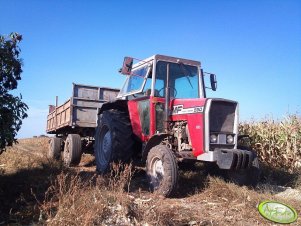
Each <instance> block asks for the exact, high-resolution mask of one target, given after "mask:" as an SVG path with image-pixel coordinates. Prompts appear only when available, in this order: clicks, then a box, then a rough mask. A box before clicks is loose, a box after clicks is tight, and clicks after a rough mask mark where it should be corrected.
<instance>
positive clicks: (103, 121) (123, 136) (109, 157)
mask: <svg viewBox="0 0 301 226" xmlns="http://www.w3.org/2000/svg"><path fill="white" fill-rule="evenodd" d="M133 145H134V140H133V133H132V126H131V122H130V119H129V117H128V114H127V113H125V112H121V111H118V110H109V111H104V112H103V113H102V114H101V115H99V117H98V122H97V128H96V132H95V146H94V152H95V159H96V166H97V170H98V171H99V172H103V173H104V172H106V171H108V170H109V168H110V164H111V163H112V162H118V161H121V162H128V161H129V160H130V159H131V158H132V155H133V151H134V147H133Z"/></svg>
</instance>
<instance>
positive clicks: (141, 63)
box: [133, 54, 201, 68]
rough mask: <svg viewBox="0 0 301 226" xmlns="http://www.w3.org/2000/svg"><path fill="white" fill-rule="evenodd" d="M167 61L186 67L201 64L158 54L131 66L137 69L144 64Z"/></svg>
mask: <svg viewBox="0 0 301 226" xmlns="http://www.w3.org/2000/svg"><path fill="white" fill-rule="evenodd" d="M154 60H156V61H160V60H162V61H168V62H172V63H179V62H181V63H183V64H187V65H192V66H198V67H199V66H201V62H200V61H195V60H188V59H184V58H179V57H171V56H165V55H160V54H156V55H153V56H151V57H148V58H146V59H144V60H141V61H139V62H138V63H136V64H134V65H133V68H136V67H139V66H141V65H143V64H145V63H151V62H152V61H154Z"/></svg>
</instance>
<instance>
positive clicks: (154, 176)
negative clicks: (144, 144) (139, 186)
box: [150, 158, 164, 190]
mask: <svg viewBox="0 0 301 226" xmlns="http://www.w3.org/2000/svg"><path fill="white" fill-rule="evenodd" d="M150 176H151V184H152V186H153V188H154V189H155V190H156V189H157V188H158V187H159V185H160V183H161V181H162V180H163V177H164V167H163V162H162V160H161V159H159V158H153V159H152V160H151V167H150Z"/></svg>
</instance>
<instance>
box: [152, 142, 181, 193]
mask: <svg viewBox="0 0 301 226" xmlns="http://www.w3.org/2000/svg"><path fill="white" fill-rule="evenodd" d="M146 171H147V176H148V179H149V184H150V188H151V190H152V191H153V192H156V193H158V194H160V195H163V196H165V197H169V196H171V195H172V194H173V193H174V192H175V190H176V188H177V184H178V175H179V174H178V165H177V161H176V159H175V156H174V154H173V152H172V151H171V150H170V149H169V148H168V147H166V146H165V145H157V146H155V147H153V148H152V149H151V150H150V151H149V153H148V155H147V161H146Z"/></svg>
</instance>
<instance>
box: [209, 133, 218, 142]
mask: <svg viewBox="0 0 301 226" xmlns="http://www.w3.org/2000/svg"><path fill="white" fill-rule="evenodd" d="M216 141H217V136H216V135H215V134H211V135H210V143H216Z"/></svg>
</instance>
